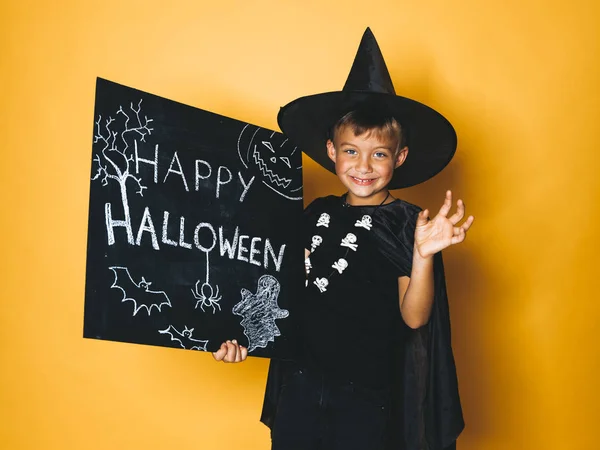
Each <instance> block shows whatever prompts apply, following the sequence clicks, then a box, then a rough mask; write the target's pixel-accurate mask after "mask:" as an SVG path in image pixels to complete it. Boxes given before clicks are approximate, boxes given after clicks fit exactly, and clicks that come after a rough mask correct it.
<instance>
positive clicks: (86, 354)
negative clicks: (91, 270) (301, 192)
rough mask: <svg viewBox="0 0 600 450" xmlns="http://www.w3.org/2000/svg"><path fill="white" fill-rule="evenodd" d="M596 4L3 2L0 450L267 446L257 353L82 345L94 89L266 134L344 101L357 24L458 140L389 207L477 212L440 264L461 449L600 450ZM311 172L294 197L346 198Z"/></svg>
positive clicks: (403, 87) (327, 178)
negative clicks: (206, 113)
mask: <svg viewBox="0 0 600 450" xmlns="http://www.w3.org/2000/svg"><path fill="white" fill-rule="evenodd" d="M596 5H597V2H594V1H592V0H589V1H586V0H572V1H569V2H564V1H552V0H551V1H544V2H542V1H538V0H520V1H514V0H508V1H507V0H489V1H487V2H481V1H475V0H458V1H454V2H448V1H444V0H431V1H427V2H406V1H398V0H395V1H382V0H371V1H368V2H364V1H363V2H356V1H346V2H343V1H340V0H337V1H330V2H326V1H307V0H303V1H285V2H277V1H273V0H269V1H260V0H255V1H246V2H241V1H233V2H217V1H211V2H199V1H189V2H183V1H177V0H174V1H170V2H162V1H156V0H146V1H143V2H142V1H115V0H107V1H104V2H90V1H88V2H83V1H74V0H72V1H69V0H56V1H55V2H32V1H27V0H21V1H8V2H7V1H4V2H2V5H1V6H0V38H1V39H0V81H1V83H0V105H1V109H0V151H1V152H2V162H1V163H0V183H1V188H0V202H1V203H0V205H1V207H2V213H1V214H2V221H1V227H2V236H3V241H2V262H1V264H2V266H1V269H2V270H1V272H0V273H1V277H2V278H1V282H0V289H1V291H0V292H1V297H0V299H1V300H0V301H1V302H2V304H1V305H0V306H1V310H2V313H1V314H0V357H1V359H0V361H1V363H0V369H1V370H0V414H1V416H2V417H0V448H2V449H11V450H12V449H36V450H38V449H61V450H63V449H84V450H88V449H89V450H95V449H102V450H104V449H130V450H135V449H144V450H151V449H164V448H178V449H208V450H210V449H240V448H244V449H267V448H269V436H268V430H267V428H266V427H264V426H263V425H261V424H260V423H259V422H258V417H259V413H260V407H261V402H262V395H263V389H264V383H265V375H266V368H267V361H265V360H260V359H251V360H249V361H247V362H246V363H245V364H243V365H237V366H232V365H223V364H216V363H214V362H213V361H212V358H211V356H210V355H209V354H203V353H197V352H185V351H175V350H171V349H165V348H156V347H149V346H139V345H129V344H121V343H113V342H103V341H96V340H86V339H83V338H82V337H81V335H82V323H83V293H84V280H85V257H86V254H85V253H86V226H87V208H88V192H89V191H88V189H89V183H90V179H89V174H90V164H91V141H92V139H91V138H92V126H93V102H94V83H95V77H96V76H102V77H104V78H108V79H110V80H113V81H116V82H120V83H123V84H126V85H130V86H135V87H137V88H139V89H142V90H144V91H148V92H152V93H155V94H158V95H161V96H164V97H167V98H170V99H173V100H178V101H181V102H183V103H187V104H191V105H194V106H198V107H201V108H204V109H208V110H210V111H214V112H217V113H220V114H224V115H227V116H230V117H234V118H237V119H241V120H244V121H248V122H252V123H255V124H258V125H261V126H265V127H269V128H273V129H276V127H277V125H276V120H275V118H276V113H277V111H278V108H279V106H281V105H283V104H285V103H286V102H288V101H290V100H292V99H294V98H296V97H298V96H301V95H306V94H309V93H317V92H323V91H329V90H337V89H339V88H341V86H342V85H343V83H344V81H345V79H346V76H347V73H348V70H349V68H350V64H351V62H352V59H353V57H354V54H355V51H356V47H357V45H358V42H359V40H360V36H361V34H362V32H363V30H364V28H365V27H366V26H371V27H372V29H373V31H374V33H375V35H376V37H377V39H378V41H379V43H380V46H381V48H382V50H383V53H384V55H385V57H386V60H387V62H388V66H389V68H390V71H391V73H392V78H393V80H394V83H395V85H396V90H397V91H398V93H399V94H401V95H405V96H408V97H412V98H415V99H417V100H420V101H422V102H425V103H427V104H429V105H431V106H432V107H434V108H436V109H438V110H439V111H440V112H442V113H443V114H444V115H446V116H447V117H448V118H449V119H450V121H451V122H452V123H453V124H454V125H455V127H456V129H457V132H458V136H459V149H458V153H457V155H456V157H455V158H454V160H453V161H452V163H451V164H450V166H449V167H448V168H447V169H446V170H445V171H444V172H443V173H442V174H440V175H439V176H437V177H436V178H435V179H433V180H431V181H429V182H427V183H425V184H423V185H421V186H418V187H415V188H411V189H409V190H405V191H398V192H397V194H398V195H400V196H402V197H403V198H405V199H406V200H408V201H411V202H414V203H417V204H419V205H421V206H423V207H429V208H432V209H436V208H437V207H438V205H439V204H440V203H441V201H442V199H443V193H444V190H445V189H447V188H451V189H453V191H454V192H455V193H456V194H457V195H459V196H460V197H462V198H464V199H465V202H466V205H467V209H468V211H469V213H472V214H474V215H475V216H476V222H475V226H474V228H473V229H472V231H471V232H470V234H469V237H468V240H467V242H465V243H464V244H462V245H461V246H459V247H456V248H453V249H449V250H448V251H447V252H445V254H446V264H447V275H448V287H449V292H450V296H451V303H452V319H453V325H454V328H453V332H454V335H453V336H454V347H455V352H456V360H457V365H458V371H459V378H460V383H461V393H462V398H463V405H464V410H465V418H466V421H467V428H466V431H465V432H464V434H463V435H462V436H461V438H460V440H459V443H460V449H461V450H475V449H477V450H500V449H502V450H505V449H528V450H529V449H569V450H572V449H582V450H588V449H594V448H598V445H599V444H598V443H597V438H596V434H597V428H598V420H599V419H600V411H599V409H598V405H599V404H600V398H599V395H598V388H597V384H598V382H597V379H598V371H599V369H600V364H599V362H600V361H599V356H600V355H599V350H598V346H597V344H596V341H598V332H599V327H598V326H597V323H598V315H599V312H600V308H599V306H598V297H599V295H598V264H597V263H596V260H595V259H594V256H595V254H596V253H597V252H598V250H599V248H598V247H599V245H598V229H599V226H598V222H599V220H600V209H599V201H600V182H599V181H598V178H597V171H598V169H599V168H600V165H599V164H598V163H599V156H598V155H599V151H598V130H599V125H598V124H599V121H600V111H599V98H598V94H599V86H600V83H599V80H600V73H599V72H600V70H599V69H600V64H599V61H598V54H599V53H598V50H599V43H600V36H599V31H598V29H599V23H598V22H599V20H598V18H599V17H600V14H599V13H600V11H599V7H598V6H596ZM305 179H306V183H305V186H306V188H305V197H306V200H307V201H308V200H312V199H313V198H314V197H315V196H318V195H323V194H326V193H329V192H336V193H340V192H341V190H340V188H339V187H338V185H337V184H336V178H335V177H334V176H333V175H330V174H328V173H326V172H325V171H324V170H322V169H321V168H319V167H316V166H315V164H313V163H311V162H310V161H306V168H305ZM338 344H343V343H338ZM332 351H335V346H334V343H332Z"/></svg>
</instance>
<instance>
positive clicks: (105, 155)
mask: <svg viewBox="0 0 600 450" xmlns="http://www.w3.org/2000/svg"><path fill="white" fill-rule="evenodd" d="M141 105H142V100H140V101H139V103H138V105H137V109H136V108H135V107H134V106H133V102H132V103H131V104H130V106H129V109H130V110H131V112H129V113H127V112H125V111H124V110H123V107H122V106H119V109H118V110H117V113H116V114H117V115H122V116H124V117H125V120H124V122H123V123H122V124H121V126H120V127H117V126H116V125H113V122H116V119H113V118H112V117H110V116H109V117H108V119H106V120H105V121H104V122H102V116H98V120H97V121H96V122H95V124H96V127H95V133H94V144H100V145H102V148H101V149H100V151H99V152H96V153H95V154H94V158H93V163H95V164H96V165H97V168H96V173H95V175H94V176H93V177H92V181H94V180H100V182H101V183H102V186H108V181H109V180H114V181H115V182H117V183H118V184H119V187H120V190H121V203H122V204H123V211H124V215H125V217H124V219H123V220H116V219H113V218H112V210H111V205H110V203H107V204H106V205H105V219H106V232H107V239H108V245H113V244H114V243H115V237H114V228H115V227H123V228H125V231H126V233H127V242H128V243H129V244H130V245H134V239H133V230H132V228H131V215H130V212H129V202H128V200H127V185H128V184H133V185H134V186H137V191H136V193H137V194H138V195H140V196H143V195H144V189H147V187H146V186H144V185H143V184H142V179H141V177H136V176H135V175H134V174H133V172H132V171H131V170H132V169H133V168H134V167H132V166H134V164H132V163H133V162H134V157H133V154H132V152H131V151H130V149H129V147H130V145H129V140H130V139H133V140H134V143H135V146H136V151H137V140H138V139H139V140H140V141H141V142H146V136H148V135H150V134H152V130H153V128H150V126H149V125H150V123H151V122H152V121H153V119H149V118H148V117H146V116H144V118H143V119H142V118H141V117H140V113H141ZM130 116H133V119H132V117H130ZM130 121H131V122H132V123H130ZM113 128H114V129H113Z"/></svg>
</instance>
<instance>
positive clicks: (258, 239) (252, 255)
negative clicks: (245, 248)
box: [249, 237, 262, 266]
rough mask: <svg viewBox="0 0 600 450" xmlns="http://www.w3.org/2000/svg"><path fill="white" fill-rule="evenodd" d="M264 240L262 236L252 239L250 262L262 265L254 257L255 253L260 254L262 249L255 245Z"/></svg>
mask: <svg viewBox="0 0 600 450" xmlns="http://www.w3.org/2000/svg"><path fill="white" fill-rule="evenodd" d="M260 241H262V239H261V238H259V237H255V238H252V241H251V242H250V257H249V262H250V264H254V265H255V266H260V261H257V260H255V259H254V255H260V253H261V252H260V250H258V249H257V248H256V247H255V246H256V243H257V242H260Z"/></svg>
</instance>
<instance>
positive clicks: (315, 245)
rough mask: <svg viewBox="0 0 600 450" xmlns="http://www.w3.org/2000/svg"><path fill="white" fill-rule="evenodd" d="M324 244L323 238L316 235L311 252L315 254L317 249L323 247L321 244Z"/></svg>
mask: <svg viewBox="0 0 600 450" xmlns="http://www.w3.org/2000/svg"><path fill="white" fill-rule="evenodd" d="M322 242H323V238H322V237H321V236H319V235H318V234H316V235H314V236H313V237H312V243H311V245H310V252H311V253H312V252H314V251H315V249H316V248H317V247H318V246H319V245H321V243H322Z"/></svg>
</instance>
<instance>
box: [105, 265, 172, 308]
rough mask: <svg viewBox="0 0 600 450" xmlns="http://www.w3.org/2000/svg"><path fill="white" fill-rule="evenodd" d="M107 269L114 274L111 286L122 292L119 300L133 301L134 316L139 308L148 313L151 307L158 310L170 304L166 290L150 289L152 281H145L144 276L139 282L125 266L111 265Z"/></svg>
mask: <svg viewBox="0 0 600 450" xmlns="http://www.w3.org/2000/svg"><path fill="white" fill-rule="evenodd" d="M109 269H110V270H112V271H113V273H114V274H115V281H113V284H112V286H111V288H114V289H120V290H121V292H122V293H123V298H122V299H121V302H127V301H130V302H132V303H133V315H134V316H135V315H136V314H137V313H138V312H139V311H140V310H141V309H145V310H146V312H147V313H148V315H150V314H151V313H152V308H156V309H157V310H158V311H159V312H160V311H161V308H162V307H163V306H165V305H166V306H169V307H170V306H171V301H170V300H169V297H168V296H167V294H166V292H165V291H153V290H151V289H150V285H151V284H152V282H150V281H146V279H145V278H144V277H142V279H141V280H140V281H139V282H135V281H134V280H133V278H132V277H131V274H130V273H129V269H128V268H127V267H119V266H112V267H109Z"/></svg>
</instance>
